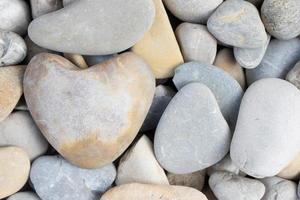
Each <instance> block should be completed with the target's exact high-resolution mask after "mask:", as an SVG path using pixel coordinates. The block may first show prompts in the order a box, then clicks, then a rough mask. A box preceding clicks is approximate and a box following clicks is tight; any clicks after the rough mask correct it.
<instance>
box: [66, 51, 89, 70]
mask: <svg viewBox="0 0 300 200" xmlns="http://www.w3.org/2000/svg"><path fill="white" fill-rule="evenodd" d="M64 57H65V58H66V59H68V60H69V61H71V62H72V63H73V64H74V65H76V66H77V67H79V68H81V69H86V68H88V67H89V66H88V64H87V63H86V62H85V59H84V57H83V56H82V55H79V54H72V53H64Z"/></svg>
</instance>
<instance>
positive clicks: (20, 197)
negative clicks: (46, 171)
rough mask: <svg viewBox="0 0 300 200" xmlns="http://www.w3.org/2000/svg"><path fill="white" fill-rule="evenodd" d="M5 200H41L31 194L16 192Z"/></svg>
mask: <svg viewBox="0 0 300 200" xmlns="http://www.w3.org/2000/svg"><path fill="white" fill-rule="evenodd" d="M7 200H41V199H40V198H39V197H38V196H37V195H36V194H35V193H33V192H18V193H15V194H13V195H11V196H10V197H9V198H8V199H7Z"/></svg>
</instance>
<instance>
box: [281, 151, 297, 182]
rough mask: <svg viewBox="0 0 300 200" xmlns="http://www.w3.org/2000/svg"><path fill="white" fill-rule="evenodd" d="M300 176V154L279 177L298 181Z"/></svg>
mask: <svg viewBox="0 0 300 200" xmlns="http://www.w3.org/2000/svg"><path fill="white" fill-rule="evenodd" d="M299 175H300V153H299V154H298V155H297V156H296V157H295V158H294V160H293V161H292V162H291V163H289V165H288V166H286V167H285V168H284V169H283V170H281V172H280V173H279V174H277V176H279V177H281V178H285V179H294V180H297V179H298V178H299Z"/></svg>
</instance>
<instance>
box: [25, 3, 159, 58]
mask: <svg viewBox="0 0 300 200" xmlns="http://www.w3.org/2000/svg"><path fill="white" fill-rule="evenodd" d="M100 10H101V12H99V11H100ZM82 11H85V12H82ZM154 14H155V8H154V4H153V2H152V0H144V1H136V0H127V1H123V0H114V1H107V0H79V1H74V2H73V3H71V4H69V5H68V6H66V7H64V8H62V9H60V10H58V11H55V12H51V13H48V14H46V15H43V16H41V17H38V18H36V19H35V20H33V21H32V22H31V24H30V25H29V28H28V34H29V37H30V38H31V39H32V40H33V41H34V42H35V43H36V44H38V45H39V46H41V47H44V48H47V49H51V50H55V51H60V52H65V53H74V54H82V55H104V54H112V53H117V52H120V51H123V50H126V49H127V48H129V47H131V46H133V45H134V44H135V43H136V42H137V41H139V40H140V39H141V38H142V37H143V35H144V34H145V32H146V31H148V30H149V28H150V26H151V24H152V23H153V19H154ZM58 21H59V22H60V23H57V22H58ZM74 21H75V22H76V23H74ZM83 29H84V30H83Z"/></svg>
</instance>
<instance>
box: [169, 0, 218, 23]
mask: <svg viewBox="0 0 300 200" xmlns="http://www.w3.org/2000/svg"><path fill="white" fill-rule="evenodd" d="M222 2H223V0H210V1H205V0H190V1H186V0H164V3H165V5H166V7H167V8H168V9H169V10H170V11H171V12H172V14H173V15H174V16H176V17H177V18H179V19H181V20H182V21H185V22H191V23H201V24H206V22H207V19H208V17H209V16H210V15H211V14H212V13H213V12H214V10H215V9H216V8H217V7H218V6H219V5H220V4H221V3H222Z"/></svg>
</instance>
